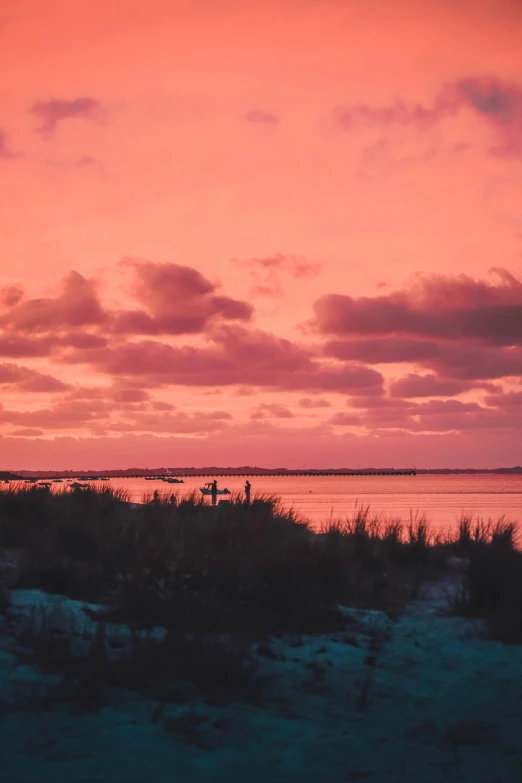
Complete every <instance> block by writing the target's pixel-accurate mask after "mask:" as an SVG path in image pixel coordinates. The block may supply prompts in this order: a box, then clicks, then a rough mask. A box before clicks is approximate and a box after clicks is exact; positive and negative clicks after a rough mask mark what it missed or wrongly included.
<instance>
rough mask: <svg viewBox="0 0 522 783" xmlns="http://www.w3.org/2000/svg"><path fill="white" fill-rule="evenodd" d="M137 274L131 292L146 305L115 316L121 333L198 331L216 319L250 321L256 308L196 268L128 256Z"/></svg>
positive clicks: (113, 322)
mask: <svg viewBox="0 0 522 783" xmlns="http://www.w3.org/2000/svg"><path fill="white" fill-rule="evenodd" d="M122 265H123V266H124V267H127V268H130V269H131V270H132V271H133V273H134V281H133V284H132V287H131V293H132V294H133V296H134V298H135V299H136V300H137V301H138V302H139V303H140V304H141V305H142V306H144V307H145V308H146V310H145V311H143V310H125V311H119V312H115V313H113V314H112V316H111V328H112V330H113V331H114V332H116V333H119V334H150V335H155V334H197V333H198V332H202V331H204V330H205V328H206V327H207V326H208V325H209V323H210V322H211V321H212V320H215V319H218V320H229V321H249V320H250V319H251V317H252V314H253V308H252V306H251V305H250V304H248V303H247V302H243V301H241V300H238V299H233V298H232V297H228V296H223V295H221V294H219V293H218V292H217V289H218V286H217V285H216V284H214V283H211V282H210V281H209V280H207V278H205V277H204V276H203V275H202V274H201V273H200V272H198V271H197V270H196V269H193V268H192V267H188V266H180V265H178V264H169V263H164V264H160V263H157V264H156V263H152V262H150V261H141V260H135V259H124V261H123V262H122Z"/></svg>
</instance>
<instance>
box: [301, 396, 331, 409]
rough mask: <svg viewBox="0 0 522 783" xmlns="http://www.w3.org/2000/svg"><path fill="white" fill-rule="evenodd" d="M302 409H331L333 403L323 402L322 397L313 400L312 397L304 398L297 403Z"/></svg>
mask: <svg viewBox="0 0 522 783" xmlns="http://www.w3.org/2000/svg"><path fill="white" fill-rule="evenodd" d="M297 404H298V406H299V407H300V408H304V409H305V410H311V409H312V408H331V403H330V402H328V400H323V399H321V398H320V397H318V398H316V399H312V398H310V397H302V398H301V399H300V400H298V402H297Z"/></svg>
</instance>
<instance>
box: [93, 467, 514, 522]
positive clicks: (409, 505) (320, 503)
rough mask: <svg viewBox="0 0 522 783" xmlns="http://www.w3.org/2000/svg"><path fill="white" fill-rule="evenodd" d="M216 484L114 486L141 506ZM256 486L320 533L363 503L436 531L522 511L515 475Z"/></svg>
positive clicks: (129, 482) (120, 482)
mask: <svg viewBox="0 0 522 783" xmlns="http://www.w3.org/2000/svg"><path fill="white" fill-rule="evenodd" d="M210 478H211V477H205V478H190V477H187V478H185V483H184V484H166V483H163V482H160V481H154V482H152V481H145V479H125V478H123V479H113V480H111V484H112V485H114V486H119V487H123V488H125V489H126V490H127V491H128V492H130V494H131V496H132V498H133V500H136V501H139V500H141V498H142V496H143V494H144V493H149V494H151V493H152V492H153V491H154V490H155V489H157V490H158V492H160V493H165V494H167V495H170V494H172V493H173V492H175V493H177V494H185V493H187V492H192V491H193V490H196V491H199V487H202V486H204V484H205V483H206V482H207V481H210ZM217 480H218V487H219V488H220V489H223V488H224V487H227V488H228V489H230V490H231V491H232V492H239V491H243V489H244V485H245V481H246V477H225V478H218V479H217ZM250 481H251V484H252V496H255V494H256V493H268V494H272V495H277V496H278V497H281V499H282V500H283V503H284V504H285V505H286V506H293V508H294V509H296V511H298V512H299V513H300V514H301V515H302V516H303V517H304V518H306V519H307V520H309V521H310V522H311V523H312V524H313V525H314V526H316V527H318V526H319V525H320V524H321V522H325V521H327V520H328V519H329V518H330V517H331V516H332V517H333V518H334V519H339V518H341V519H344V518H345V516H346V515H349V516H350V515H351V514H352V512H353V510H354V507H355V504H356V503H357V502H358V503H362V504H364V505H368V504H369V505H370V507H371V509H372V511H374V512H376V513H379V514H385V515H387V516H395V517H397V516H401V517H402V518H404V519H409V516H410V512H412V513H415V512H416V511H419V512H420V513H425V514H426V516H427V517H428V519H429V520H430V521H431V522H432V523H433V526H434V527H436V528H440V527H443V528H446V527H452V526H454V524H455V520H456V519H457V517H459V516H460V514H461V513H462V512H463V511H464V512H466V513H471V514H473V515H474V516H477V515H478V516H481V517H484V518H486V519H487V518H488V517H492V518H497V517H499V516H501V515H502V514H505V515H506V517H507V518H508V519H510V520H515V519H517V518H518V516H519V514H520V509H521V508H522V476H514V475H511V476H509V475H508V476H498V475H492V474H476V475H460V476H340V477H334V476H317V477H310V476H288V477H284V476H262V477H253V478H250ZM97 483H98V482H97ZM98 486H102V485H101V484H98ZM208 500H209V502H210V498H209V499H208ZM521 521H522V520H521Z"/></svg>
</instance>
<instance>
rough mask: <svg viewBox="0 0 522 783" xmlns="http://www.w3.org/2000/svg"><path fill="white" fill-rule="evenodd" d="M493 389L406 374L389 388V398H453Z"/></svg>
mask: <svg viewBox="0 0 522 783" xmlns="http://www.w3.org/2000/svg"><path fill="white" fill-rule="evenodd" d="M478 387H479V388H486V389H488V390H490V391H491V390H492V389H494V386H493V385H492V384H478V383H476V382H472V381H459V380H452V379H447V378H445V379H444V378H443V379H441V378H438V377H437V376H436V375H434V374H432V373H430V374H428V375H418V374H416V373H408V374H407V375H405V376H404V377H403V378H400V379H399V380H398V381H395V383H392V384H391V386H390V388H389V394H390V396H391V397H406V398H408V397H409V398H411V397H454V396H455V395H457V394H463V393H464V392H467V391H470V390H471V389H476V388H478Z"/></svg>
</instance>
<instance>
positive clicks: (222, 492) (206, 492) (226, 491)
mask: <svg viewBox="0 0 522 783" xmlns="http://www.w3.org/2000/svg"><path fill="white" fill-rule="evenodd" d="M199 491H200V492H202V493H203V495H212V490H211V489H210V487H200V488H199ZM231 494H232V493H231V491H230V490H229V489H227V488H226V487H225V489H218V490H217V492H216V495H231Z"/></svg>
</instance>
